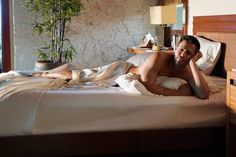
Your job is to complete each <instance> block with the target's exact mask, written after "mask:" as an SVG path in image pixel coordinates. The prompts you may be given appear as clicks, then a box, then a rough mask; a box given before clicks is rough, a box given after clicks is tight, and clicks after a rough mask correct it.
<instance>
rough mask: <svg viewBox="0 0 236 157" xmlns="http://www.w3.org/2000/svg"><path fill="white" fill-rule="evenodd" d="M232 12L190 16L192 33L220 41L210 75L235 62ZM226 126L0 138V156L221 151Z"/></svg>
mask: <svg viewBox="0 0 236 157" xmlns="http://www.w3.org/2000/svg"><path fill="white" fill-rule="evenodd" d="M235 19H236V15H223V16H202V17H194V22H193V25H194V27H193V31H194V34H197V35H202V36H204V37H206V38H209V39H212V40H215V41H220V42H222V44H223V52H222V54H221V57H220V60H219V62H218V64H217V66H216V68H215V70H214V72H213V73H214V74H215V75H217V76H221V77H224V78H225V77H226V70H227V69H230V68H231V66H232V65H235V64H236V62H235V61H236V55H235V54H236V53H233V52H234V51H236V44H233V43H232V40H235V39H236V31H235V30H236V23H235ZM225 133H226V127H209V128H186V129H173V130H171V129H169V130H168V129H163V130H160V129H159V130H131V131H113V132H91V133H70V134H53V135H26V136H14V137H1V138H0V149H1V151H0V156H4V157H7V156H11V157H12V156H24V157H25V156H34V157H36V156H72V155H94V154H96V155H99V154H100V155H101V154H117V153H118V154H127V153H136V154H137V153H143V152H155V151H163V150H193V149H201V150H220V151H222V152H224V150H225Z"/></svg>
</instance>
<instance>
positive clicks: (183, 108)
mask: <svg viewBox="0 0 236 157" xmlns="http://www.w3.org/2000/svg"><path fill="white" fill-rule="evenodd" d="M212 81H213V84H214V83H217V85H218V87H221V88H224V87H225V80H224V79H220V78H216V77H215V78H213V77H212ZM225 110H226V106H225V90H221V91H220V92H217V93H214V94H211V96H210V98H209V99H207V100H201V99H198V98H197V97H194V96H185V97H183V96H181V97H175V96H168V97H164V96H155V97H153V96H144V95H135V94H127V93H125V92H124V91H123V90H122V89H121V88H120V87H101V86H100V87H98V86H93V84H90V86H86V87H83V86H79V87H73V88H66V89H60V90H49V91H42V90H33V91H26V92H21V93H16V94H14V95H12V96H11V97H10V98H9V99H6V100H5V101H4V102H1V103H0V136H12V135H30V134H50V133H68V132H92V131H109V130H134V129H135V130H144V129H158V128H186V127H188V128H189V127H190V128H191V127H209V126H223V125H224V124H225V115H226V112H225Z"/></svg>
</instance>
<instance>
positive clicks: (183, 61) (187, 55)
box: [175, 40, 196, 65]
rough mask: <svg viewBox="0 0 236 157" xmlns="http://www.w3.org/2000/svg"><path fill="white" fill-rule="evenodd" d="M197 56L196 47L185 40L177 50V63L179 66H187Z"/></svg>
mask: <svg viewBox="0 0 236 157" xmlns="http://www.w3.org/2000/svg"><path fill="white" fill-rule="evenodd" d="M195 54H196V46H195V45H194V44H192V43H189V42H187V41H186V40H183V41H181V43H179V45H178V47H177V48H176V50H175V63H176V64H178V65H187V64H188V62H189V61H190V59H191V58H192V57H193V56H194V55H195Z"/></svg>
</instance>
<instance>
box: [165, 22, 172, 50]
mask: <svg viewBox="0 0 236 157" xmlns="http://www.w3.org/2000/svg"><path fill="white" fill-rule="evenodd" d="M164 46H165V47H171V27H169V26H165V27H164Z"/></svg>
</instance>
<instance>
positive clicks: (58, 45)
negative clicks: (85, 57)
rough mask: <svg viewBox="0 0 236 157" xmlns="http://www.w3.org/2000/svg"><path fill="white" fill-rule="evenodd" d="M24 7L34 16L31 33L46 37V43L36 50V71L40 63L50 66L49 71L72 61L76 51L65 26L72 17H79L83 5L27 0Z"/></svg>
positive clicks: (63, 0)
mask: <svg viewBox="0 0 236 157" xmlns="http://www.w3.org/2000/svg"><path fill="white" fill-rule="evenodd" d="M26 6H27V7H28V8H29V9H30V11H31V12H33V13H34V14H35V22H34V23H33V31H34V32H38V33H39V35H42V34H47V35H48V41H45V42H44V43H45V44H44V46H42V47H41V48H39V49H38V50H36V54H37V56H38V62H36V67H35V68H36V70H39V69H40V68H39V69H38V67H37V65H38V64H41V63H40V62H43V63H50V64H52V66H50V67H49V69H51V68H55V66H58V65H61V64H63V63H65V62H69V61H72V58H73V56H74V55H75V54H76V50H75V49H74V47H73V45H72V44H71V42H70V40H69V39H68V38H67V37H66V25H67V23H69V22H71V18H72V17H73V16H77V15H80V13H81V11H82V10H83V9H84V5H83V3H82V2H81V1H80V0H27V1H26ZM40 70H46V69H45V67H43V68H41V69H40Z"/></svg>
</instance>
